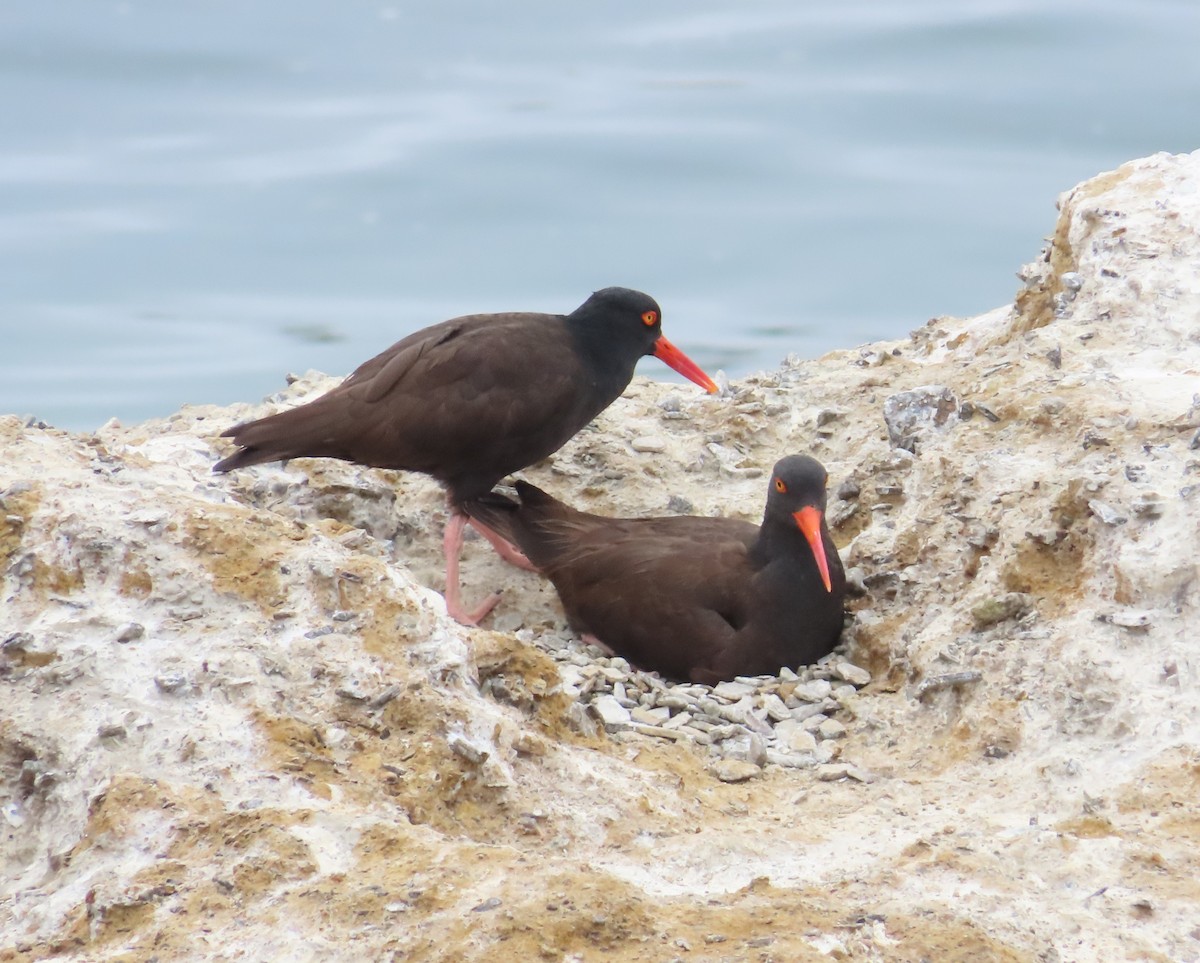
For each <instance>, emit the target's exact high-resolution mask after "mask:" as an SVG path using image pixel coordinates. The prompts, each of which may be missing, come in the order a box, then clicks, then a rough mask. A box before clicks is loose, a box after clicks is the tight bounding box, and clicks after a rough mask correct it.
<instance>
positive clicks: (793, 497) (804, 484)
mask: <svg viewBox="0 0 1200 963" xmlns="http://www.w3.org/2000/svg"><path fill="white" fill-rule="evenodd" d="M828 481H829V473H828V472H827V471H826V470H825V466H824V465H822V464H821V463H820V462H819V461H817V460H816V459H815V458H810V457H809V456H808V455H788V457H787V458H781V459H780V460H779V461H777V462H776V463H775V467H774V469H773V470H772V471H771V483H770V487H769V488H768V489H767V510H766V513H765V516H764V518H763V525H764V526H768V525H783V526H786V527H788V528H790V527H792V526H795V528H798V529H799V530H800V532H801V533H802V534H803V535H804V538H805V540H806V541H807V542H808V545H809V548H810V549H812V553H813V558H814V559H816V562H817V568H818V569H819V570H820V573H821V581H822V582H823V583H824V584H825V591H827V592H830V591H832V590H833V589H832V583H831V581H830V575H829V559H828V557H827V556H826V554H825V539H824V528H825V485H826V483H827V482H828Z"/></svg>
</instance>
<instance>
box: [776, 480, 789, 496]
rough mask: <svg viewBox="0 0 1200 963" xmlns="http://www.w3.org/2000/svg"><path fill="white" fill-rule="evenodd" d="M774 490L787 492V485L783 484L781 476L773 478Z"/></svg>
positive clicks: (782, 492)
mask: <svg viewBox="0 0 1200 963" xmlns="http://www.w3.org/2000/svg"><path fill="white" fill-rule="evenodd" d="M775 491H777V492H779V493H781V494H784V493H786V492H787V485H785V484H784V483H783V479H782V478H776V479H775Z"/></svg>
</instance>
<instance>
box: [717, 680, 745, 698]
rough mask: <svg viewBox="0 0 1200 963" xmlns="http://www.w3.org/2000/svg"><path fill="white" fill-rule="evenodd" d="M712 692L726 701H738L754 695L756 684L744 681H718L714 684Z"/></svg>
mask: <svg viewBox="0 0 1200 963" xmlns="http://www.w3.org/2000/svg"><path fill="white" fill-rule="evenodd" d="M712 694H713V695H714V696H716V697H717V698H718V699H724V700H725V701H726V702H737V701H738V700H740V699H744V698H745V697H746V696H748V695H754V686H752V685H747V684H746V683H744V682H736V681H735V682H718V683H717V684H716V685H715V686H713V690H712Z"/></svg>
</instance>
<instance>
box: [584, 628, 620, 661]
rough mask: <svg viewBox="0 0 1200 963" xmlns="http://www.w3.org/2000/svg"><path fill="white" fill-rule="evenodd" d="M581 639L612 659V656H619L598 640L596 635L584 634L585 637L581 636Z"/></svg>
mask: <svg viewBox="0 0 1200 963" xmlns="http://www.w3.org/2000/svg"><path fill="white" fill-rule="evenodd" d="M579 638H580V639H581V640H582V641H584V642H586V643H587V644H588V645H594V646H595V647H596V648H597V649H599V650H600V651H601V652H603V653H604V654H605V655H608V656H610V657H611V656H614V655H616V654H617V653H616V652H614V651H613V650H612V649H611V648H610V647H609V646H608V645H606V644H605V643H603V642H601V641H600V640H599V639H598V638H596V637H595V636H594V635H592V633H591V632H584V633H583V635H581V636H580V637H579Z"/></svg>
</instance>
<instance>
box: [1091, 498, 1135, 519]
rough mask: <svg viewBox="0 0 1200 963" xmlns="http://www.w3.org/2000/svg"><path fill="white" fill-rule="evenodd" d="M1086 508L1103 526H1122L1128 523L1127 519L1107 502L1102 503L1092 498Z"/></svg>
mask: <svg viewBox="0 0 1200 963" xmlns="http://www.w3.org/2000/svg"><path fill="white" fill-rule="evenodd" d="M1088 508H1090V509H1091V510H1092V514H1093V515H1095V516H1096V517H1097V518H1098V519H1100V521H1102V522H1103V523H1104V524H1105V525H1124V524H1125V523H1126V522H1127V521H1129V519H1128V518H1126V517H1125V516H1124V515H1122V514H1121V513H1120V512H1119V511H1117V510H1116V509H1115V508H1113V507H1112V506H1111V505H1110V504H1108V503H1107V502H1102V501H1100V499H1098V498H1093V499H1092V500H1091V501H1089V502H1088Z"/></svg>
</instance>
